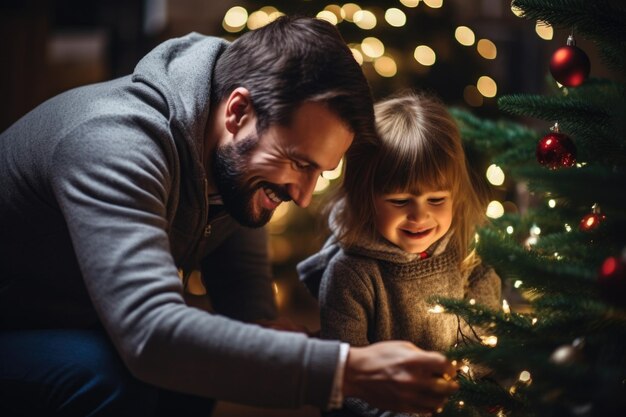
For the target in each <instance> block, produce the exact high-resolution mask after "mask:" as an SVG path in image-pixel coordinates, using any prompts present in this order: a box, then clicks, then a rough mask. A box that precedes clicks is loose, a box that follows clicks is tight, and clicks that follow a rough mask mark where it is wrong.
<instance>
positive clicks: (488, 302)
mask: <svg viewBox="0 0 626 417" xmlns="http://www.w3.org/2000/svg"><path fill="white" fill-rule="evenodd" d="M501 292H502V283H501V281H500V277H499V276H498V274H497V273H496V271H494V270H493V268H491V267H489V266H487V265H485V264H483V263H480V264H479V265H477V266H476V267H474V269H473V270H472V271H471V272H470V274H469V277H468V280H467V290H466V296H465V298H467V299H471V298H473V299H474V300H476V302H477V303H478V304H482V305H484V306H487V307H489V308H493V309H498V308H499V307H500V298H501Z"/></svg>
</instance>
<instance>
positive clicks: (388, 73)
mask: <svg viewBox="0 0 626 417" xmlns="http://www.w3.org/2000/svg"><path fill="white" fill-rule="evenodd" d="M374 70H375V71H376V72H377V73H378V75H380V76H381V77H387V78H389V77H393V76H394V75H396V74H397V72H398V66H397V65H396V61H394V59H393V58H392V57H390V56H386V55H384V56H381V57H380V58H378V59H377V60H376V61H374Z"/></svg>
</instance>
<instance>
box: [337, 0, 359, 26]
mask: <svg viewBox="0 0 626 417" xmlns="http://www.w3.org/2000/svg"><path fill="white" fill-rule="evenodd" d="M359 10H361V6H359V5H358V4H354V3H346V4H344V5H343V6H341V12H342V14H343V18H344V19H346V20H347V21H348V22H352V21H353V19H354V14H355V13H356V12H358V11H359Z"/></svg>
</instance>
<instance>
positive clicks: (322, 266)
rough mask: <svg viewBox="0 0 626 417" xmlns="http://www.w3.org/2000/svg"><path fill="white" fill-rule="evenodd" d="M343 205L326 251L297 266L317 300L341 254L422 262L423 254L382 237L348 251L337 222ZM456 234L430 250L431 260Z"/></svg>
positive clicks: (332, 217) (332, 219)
mask: <svg viewBox="0 0 626 417" xmlns="http://www.w3.org/2000/svg"><path fill="white" fill-rule="evenodd" d="M340 204H341V202H340V203H339V204H338V205H337V206H335V207H334V208H333V209H332V211H331V213H330V216H329V219H328V225H329V228H330V230H331V236H330V237H329V238H328V240H327V241H326V243H325V244H324V246H323V247H322V249H320V251H319V252H318V253H316V254H314V255H312V256H310V257H309V258H307V259H305V260H304V261H302V262H300V263H299V264H298V265H297V270H298V275H299V277H300V281H302V283H304V285H305V286H306V287H307V289H308V290H309V292H310V293H311V294H312V295H313V296H315V297H317V296H318V294H319V287H320V285H321V282H322V278H323V276H324V272H325V271H326V268H327V267H328V265H329V264H330V262H331V261H332V260H333V259H334V258H335V257H336V256H338V255H339V254H340V253H341V252H345V253H347V254H351V255H356V256H362V257H365V258H370V259H374V260H376V261H382V262H391V263H394V264H398V265H402V264H410V263H412V262H416V261H419V260H420V259H421V258H420V254H413V253H408V252H405V251H404V250H402V249H400V248H399V247H397V246H396V245H394V244H392V243H390V242H389V241H387V240H386V239H383V238H382V237H380V236H378V235H377V236H376V237H375V238H374V239H372V240H368V241H364V242H359V243H358V244H357V245H354V246H351V247H350V248H345V247H344V246H343V245H342V244H341V243H339V242H338V241H337V236H339V235H340V234H341V233H340V232H341V225H340V224H339V223H338V222H337V219H336V218H337V213H338V211H339V210H340ZM452 234H453V231H452V230H449V231H448V232H447V233H446V234H445V235H444V236H443V237H442V238H441V239H439V240H438V241H436V242H435V243H433V244H432V245H431V246H430V247H429V248H428V249H426V253H427V254H428V257H429V258H431V257H436V256H438V255H441V254H442V253H443V252H444V251H445V250H446V248H447V246H448V243H449V242H450V239H451V237H452Z"/></svg>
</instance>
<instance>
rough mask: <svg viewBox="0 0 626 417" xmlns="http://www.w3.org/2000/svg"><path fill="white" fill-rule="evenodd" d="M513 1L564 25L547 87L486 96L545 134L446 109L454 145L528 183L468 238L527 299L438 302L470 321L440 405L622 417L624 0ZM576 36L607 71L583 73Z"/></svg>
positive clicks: (473, 410) (625, 395) (584, 61)
mask: <svg viewBox="0 0 626 417" xmlns="http://www.w3.org/2000/svg"><path fill="white" fill-rule="evenodd" d="M512 6H513V7H514V8H516V9H517V10H518V11H519V13H520V15H521V16H522V17H524V18H527V19H529V20H532V21H533V22H534V21H543V22H547V23H549V24H550V25H552V26H553V27H556V28H567V29H568V30H570V29H571V31H572V36H570V38H568V40H567V43H566V42H565V40H564V45H563V47H562V48H559V49H558V50H556V51H555V52H554V54H553V55H552V58H551V60H550V63H549V66H550V73H551V77H552V78H550V81H551V83H552V84H553V85H555V87H554V91H553V92H552V94H550V95H545V96H540V95H523V94H519V95H508V96H503V97H501V98H500V99H499V100H498V106H499V108H500V110H501V111H503V112H505V113H508V114H510V115H514V116H525V117H531V118H536V119H540V120H543V121H544V123H545V129H544V131H543V132H541V131H539V132H537V131H536V130H534V129H530V128H527V127H524V126H523V125H522V124H519V123H515V122H509V121H497V122H495V121H487V120H481V119H479V118H477V117H474V116H472V115H471V114H469V113H467V112H464V111H461V110H457V111H455V112H454V114H455V116H456V117H457V120H458V121H459V124H460V126H461V130H462V135H463V137H464V139H465V140H466V141H467V143H468V144H469V145H471V146H475V147H478V148H480V149H481V150H482V151H484V152H486V153H488V154H489V155H491V156H492V158H493V162H494V163H496V164H497V165H499V166H501V167H504V169H505V170H507V171H508V173H509V175H511V176H512V177H514V178H515V179H516V180H517V181H520V182H521V183H524V184H527V187H528V190H529V192H530V196H531V198H532V200H534V204H530V208H529V209H528V210H526V211H525V212H524V213H514V214H505V215H504V216H502V217H500V218H498V219H497V220H494V221H493V222H492V223H491V224H490V225H489V226H488V227H485V228H483V229H481V231H480V232H479V234H478V236H477V250H478V253H479V254H480V256H481V258H482V259H483V261H484V262H486V263H488V264H490V265H492V266H493V267H494V268H495V269H496V270H497V271H498V273H499V274H500V276H501V277H502V278H503V281H504V282H505V283H507V284H508V285H511V287H514V288H515V289H517V290H516V291H517V293H519V294H520V295H521V297H522V298H521V299H522V300H524V301H525V302H526V305H527V308H524V309H523V310H522V309H520V310H521V311H514V310H513V311H511V309H510V308H509V306H508V303H507V302H506V301H505V302H504V305H503V308H502V311H489V310H488V309H486V308H484V307H482V306H480V305H477V304H473V303H472V301H471V300H470V301H468V302H462V301H455V300H449V299H448V300H446V299H439V300H437V302H438V303H439V304H441V305H442V306H443V307H444V309H445V311H446V312H447V313H448V314H456V315H457V316H458V318H459V323H460V324H462V323H463V322H467V323H468V324H469V325H470V330H469V331H468V330H465V331H461V330H459V343H458V344H457V346H456V347H455V348H453V349H452V350H451V351H450V352H449V355H450V356H451V357H453V358H455V360H457V361H458V363H459V365H460V366H461V369H462V370H463V371H462V372H461V374H460V377H459V378H460V383H461V390H460V391H459V393H458V394H456V396H455V397H454V398H452V399H451V401H450V402H449V403H448V404H447V405H446V407H445V409H444V411H443V414H444V415H448V416H453V415H467V416H493V415H499V416H542V417H543V416H617V415H620V416H623V415H626V194H625V192H624V191H625V190H626V137H625V116H626V86H625V85H624V83H623V79H624V75H625V73H626V72H625V69H626V67H625V60H624V42H625V41H626V6H625V5H624V3H623V2H620V1H604V0H598V1H585V0H513V3H512ZM575 38H584V39H587V40H590V41H593V42H594V43H595V45H596V46H597V48H598V51H599V52H600V53H601V54H602V57H603V60H604V61H605V64H606V65H608V66H609V67H610V68H612V69H613V70H614V71H615V73H616V74H617V76H616V78H617V80H608V79H595V78H589V77H588V74H589V66H590V64H593V63H590V61H589V59H588V58H587V55H586V53H585V52H584V51H583V50H582V49H580V48H578V47H576V46H575ZM555 81H556V82H558V83H559V84H556V83H555ZM550 127H552V129H550ZM462 328H464V327H463V326H461V325H460V326H459V329H462ZM472 330H475V332H474V331H472ZM467 333H469V334H467Z"/></svg>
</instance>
